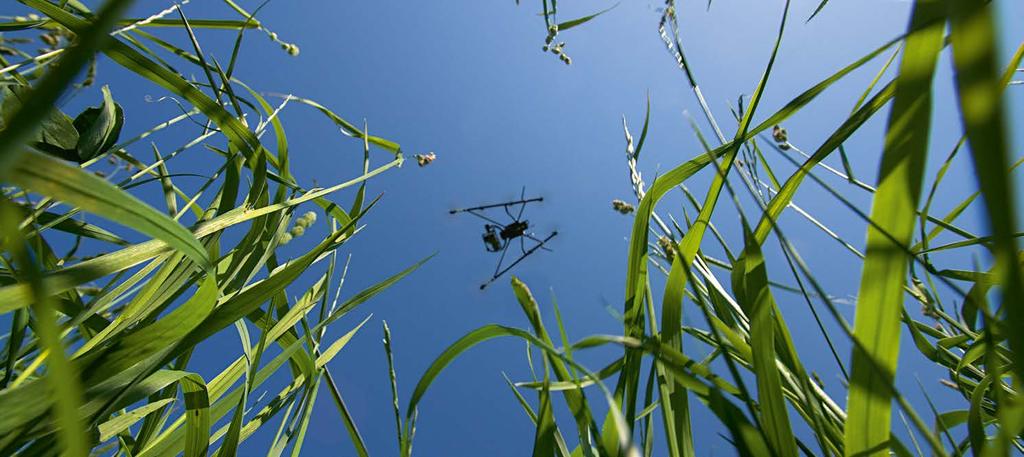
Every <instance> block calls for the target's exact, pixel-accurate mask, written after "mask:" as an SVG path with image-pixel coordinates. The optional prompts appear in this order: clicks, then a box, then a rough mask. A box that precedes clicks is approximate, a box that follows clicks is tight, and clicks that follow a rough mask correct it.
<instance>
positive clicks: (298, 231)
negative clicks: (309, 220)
mask: <svg viewBox="0 0 1024 457" xmlns="http://www.w3.org/2000/svg"><path fill="white" fill-rule="evenodd" d="M305 233H306V228H305V227H303V226H301V225H297V224H296V225H295V227H292V230H291V234H292V236H293V237H300V236H302V235H304V234H305Z"/></svg>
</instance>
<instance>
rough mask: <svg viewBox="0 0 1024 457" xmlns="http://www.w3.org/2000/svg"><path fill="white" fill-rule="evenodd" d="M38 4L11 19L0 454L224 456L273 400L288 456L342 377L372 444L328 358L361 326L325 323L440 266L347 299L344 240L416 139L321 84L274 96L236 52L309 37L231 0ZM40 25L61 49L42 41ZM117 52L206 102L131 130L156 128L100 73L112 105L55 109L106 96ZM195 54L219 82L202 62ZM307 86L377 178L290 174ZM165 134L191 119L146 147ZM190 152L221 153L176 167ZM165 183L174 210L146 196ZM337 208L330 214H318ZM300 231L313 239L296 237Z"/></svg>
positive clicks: (1, 53)
mask: <svg viewBox="0 0 1024 457" xmlns="http://www.w3.org/2000/svg"><path fill="white" fill-rule="evenodd" d="M21 3H23V4H24V6H26V7H28V8H29V9H31V10H32V11H34V13H33V14H30V15H26V16H22V17H14V18H6V19H2V20H0V21H2V22H0V67H2V70H0V86H2V87H0V91H2V105H0V112H2V117H0V178H2V179H3V181H4V183H5V184H6V185H8V187H4V188H3V194H2V197H0V213H2V216H0V221H2V223H0V244H2V248H3V249H2V255H0V303H2V305H0V312H2V313H3V314H4V315H5V320H4V322H8V323H9V326H10V328H9V330H8V331H7V333H6V335H5V338H4V349H3V353H2V355H0V374H2V375H0V410H2V411H3V414H2V417H0V454H3V455H12V454H17V455H37V454H48V453H53V452H54V451H55V450H58V449H59V450H60V452H61V453H63V454H65V455H78V456H84V455H88V454H90V453H96V454H118V455H122V454H123V455H135V456H158V455H178V454H181V453H184V454H185V455H187V456H199V455H207V454H208V453H211V452H215V453H216V454H217V455H221V456H227V455H234V454H236V453H237V449H238V446H239V444H240V443H241V442H242V441H244V440H245V439H246V438H248V437H250V436H252V435H253V433H256V432H257V430H259V429H260V428H261V427H263V426H264V425H265V424H267V423H268V422H269V421H270V419H271V418H273V417H279V418H281V421H282V422H281V423H282V424H283V425H282V427H281V428H280V429H279V430H278V432H277V434H276V436H274V439H273V442H272V444H271V448H270V453H271V454H273V455H280V454H281V453H283V452H285V451H287V450H288V449H289V448H291V452H292V453H293V454H298V453H299V451H300V450H301V447H302V442H303V439H304V436H305V433H306V430H307V426H308V423H309V418H310V414H311V412H312V410H313V407H314V403H315V401H316V399H317V392H318V389H319V388H320V387H321V386H322V385H324V384H326V385H327V388H328V389H330V391H331V394H332V397H333V399H334V401H335V405H336V406H337V408H338V410H339V412H340V413H341V415H342V417H343V419H344V420H345V421H346V422H347V424H348V425H349V426H350V427H349V430H350V432H351V437H352V440H353V442H354V443H355V445H356V449H357V450H358V451H359V453H360V454H361V455H365V454H366V452H365V447H364V446H362V439H361V437H360V436H359V434H358V431H357V429H356V428H355V427H354V425H353V423H352V418H351V417H350V416H349V414H348V411H347V409H346V407H345V403H344V399H343V397H342V396H341V392H340V391H339V389H338V386H337V385H336V384H335V382H334V380H333V378H332V376H331V373H330V371H329V370H328V368H327V363H328V362H329V361H330V360H331V359H332V358H334V357H335V356H336V355H337V354H338V353H339V351H340V350H341V349H343V348H344V346H345V344H346V343H347V342H348V341H349V340H350V339H351V338H352V336H353V335H354V334H355V332H356V331H358V330H359V328H360V327H361V326H362V324H360V325H359V326H356V327H355V328H353V329H351V330H350V331H349V332H348V333H347V334H345V335H344V336H342V337H341V338H338V339H336V340H334V341H331V340H328V339H326V338H325V334H326V331H327V329H328V327H329V326H330V325H331V324H332V323H334V322H335V321H336V320H338V319H339V318H341V317H343V316H345V315H346V314H348V313H351V312H352V311H353V310H354V309H355V308H356V307H357V306H358V305H360V304H362V303H363V302H365V301H367V300H369V299H371V298H372V297H373V296H374V295H376V294H378V293H379V292H381V291H382V290H384V289H386V288H388V287H389V286H390V285H392V284H393V283H395V282H396V281H398V280H399V279H401V278H402V277H404V276H405V275H407V274H409V273H410V272H412V271H413V270H415V269H416V268H417V267H418V266H419V265H421V264H422V262H420V263H417V264H415V265H412V266H410V267H408V268H406V269H404V270H402V271H398V272H392V276H390V277H387V278H385V279H383V280H382V281H381V282H379V283H378V284H376V285H374V286H372V287H370V288H368V289H366V290H363V291H360V292H357V293H353V294H345V295H346V296H347V298H344V297H342V296H341V295H342V294H341V290H340V289H341V286H342V283H343V281H344V278H345V273H346V272H347V269H348V264H347V262H345V263H344V267H342V265H341V264H339V262H338V249H339V248H340V247H342V246H344V245H345V244H346V243H349V242H351V241H352V240H353V238H356V237H357V236H358V234H359V232H360V229H361V221H362V218H363V217H365V216H366V214H367V212H368V211H370V210H371V209H372V207H373V206H374V203H376V201H377V200H376V199H370V198H369V197H368V196H367V194H366V193H367V190H366V183H367V181H368V180H370V179H371V178H373V177H374V176H376V175H378V174H380V173H384V172H386V171H388V170H390V169H392V168H395V167H398V166H400V165H401V164H402V162H403V157H402V151H401V149H400V147H399V146H398V144H396V143H394V142H391V141H389V140H386V139H384V138H379V137H374V136H369V135H368V134H366V132H365V129H364V130H360V129H358V128H356V127H355V126H353V125H352V124H350V123H348V122H347V121H345V120H344V119H343V118H341V117H339V116H338V115H336V114H335V113H333V112H332V111H331V110H329V109H328V108H326V107H323V106H321V105H319V104H316V103H315V102H313V101H311V100H306V99H300V98H297V97H293V96H285V97H283V99H282V100H280V101H279V102H277V103H276V104H271V102H270V101H268V100H267V99H266V98H265V97H264V96H263V95H261V93H260V92H258V91H257V90H254V89H251V88H250V87H249V86H247V85H246V84H244V83H243V82H242V81H241V80H239V79H238V77H237V76H236V75H235V74H234V69H235V66H236V59H237V57H238V50H239V48H240V47H241V45H242V43H243V39H244V38H245V37H247V36H251V35H252V33H259V34H265V35H266V36H267V37H269V38H270V39H272V40H274V41H276V42H278V43H279V44H280V45H281V47H282V48H283V49H284V50H285V51H286V52H288V53H289V54H293V55H294V54H297V53H298V47H297V46H296V45H294V44H291V43H287V42H284V41H281V40H280V39H279V38H278V37H277V34H276V33H273V32H271V31H270V30H269V29H267V27H266V26H265V25H264V24H263V23H261V22H260V21H259V20H257V19H256V16H255V14H254V13H255V12H254V13H250V12H247V11H245V10H244V9H242V8H241V7H240V6H238V5H237V4H235V3H234V2H233V1H232V0H224V3H225V4H226V5H228V6H229V7H230V8H231V9H232V10H234V11H235V12H237V14H238V18H237V19H222V20H220V19H219V20H190V19H189V18H187V17H186V14H185V12H186V11H187V9H185V8H182V7H180V6H176V7H172V8H170V9H167V10H164V11H159V12H156V14H154V15H152V16H149V17H145V18H123V17H122V14H123V12H124V11H125V10H126V7H127V6H128V4H129V3H130V2H127V1H123V0H110V1H107V2H105V3H103V6H102V7H101V8H100V9H98V10H97V11H89V10H88V9H87V8H86V7H85V6H84V5H83V4H82V3H80V2H78V1H74V0H72V1H65V2H60V5H58V4H55V3H51V2H49V1H46V0H23V1H22V2H21ZM157 27H160V28H170V29H171V30H172V31H173V32H174V34H173V38H172V39H170V40H167V39H165V38H161V37H160V36H158V35H157V34H155V33H154V30H153V29H154V28H157ZM203 29H220V30H231V31H236V33H237V38H236V40H235V43H234V48H233V51H232V53H231V55H230V59H229V60H227V61H226V65H222V64H221V63H220V62H219V61H218V60H217V59H216V57H214V56H213V55H212V54H210V53H207V52H204V51H203V50H202V48H201V46H200V35H201V34H202V31H203ZM178 41H181V42H183V43H186V44H185V45H183V46H182V45H177V44H174V43H176V42H178ZM38 43H42V44H43V45H45V48H44V49H42V50H40V51H38V53H33V52H34V50H35V49H34V48H33V47H34V46H36V45H37V44H38ZM36 49H37V48H36ZM100 53H102V54H103V55H105V56H106V57H107V58H108V59H109V61H111V62H112V63H113V64H116V65H120V66H122V67H124V68H126V69H128V70H130V71H132V72H134V73H136V74H137V75H138V76H140V77H142V78H144V79H145V80H148V81H150V82H152V83H154V84H155V85H156V86H158V87H160V88H163V90H165V91H166V93H167V96H168V97H173V98H174V99H177V100H181V101H182V102H187V103H189V104H191V106H192V107H193V108H184V107H183V108H182V113H181V114H180V115H177V116H174V117H173V118H171V119H168V120H167V121H166V122H162V123H159V124H157V125H155V126H152V127H150V128H148V129H145V130H143V131H141V133H137V134H135V136H132V137H128V135H126V134H127V133H128V132H138V131H139V128H140V126H138V125H135V124H133V123H132V122H131V121H132V120H133V118H132V116H131V113H126V112H125V109H124V108H123V107H122V106H121V105H120V104H119V103H117V102H116V101H115V96H116V93H117V90H116V87H115V88H114V89H110V88H108V87H106V86H103V87H102V88H100V89H99V91H98V92H100V93H101V94H102V102H101V103H100V104H99V105H98V106H95V107H89V108H86V109H84V110H83V111H81V112H80V113H77V114H76V115H75V116H74V117H73V118H72V117H71V116H70V115H69V114H67V113H64V112H63V111H62V110H61V109H58V108H55V102H57V101H58V99H61V101H62V104H63V102H65V101H67V99H66V98H64V97H66V96H72V97H73V96H80V95H83V94H90V93H95V92H97V90H96V87H95V86H94V82H95V79H96V65H97V55H98V54H100ZM172 62H173V64H172ZM83 70H84V72H85V76H84V78H80V77H79V76H78V75H80V74H82V72H83ZM190 72H195V73H197V74H201V75H203V76H205V80H202V81H194V80H188V79H186V77H185V76H184V75H185V74H186V73H190ZM294 102H299V103H301V104H308V105H312V106H314V107H316V108H317V109H318V110H319V112H321V113H322V114H324V115H325V116H327V117H328V118H329V119H330V120H331V121H333V122H334V123H336V124H337V125H338V126H339V127H340V128H341V131H342V132H343V133H345V134H346V135H347V136H349V137H352V138H354V139H356V140H358V146H357V143H353V146H356V147H359V146H361V149H362V150H363V154H362V161H361V163H360V161H359V158H358V156H357V157H356V158H355V159H353V162H352V163H353V164H356V163H359V164H360V165H361V167H360V168H359V170H360V173H359V174H358V175H356V176H354V177H351V178H350V179H349V180H347V181H345V182H343V183H339V184H336V185H333V186H329V187H326V188H319V187H304V185H302V184H301V183H299V182H298V181H297V180H296V179H295V177H294V176H292V174H291V172H290V171H289V163H290V160H291V159H290V157H289V152H290V151H289V143H288V139H287V136H286V135H285V129H284V125H283V123H282V121H281V118H280V113H281V112H282V110H284V109H285V108H286V107H288V105H289V104H292V106H294ZM179 106H181V105H179ZM189 127H191V129H190V128H189ZM161 131H175V132H179V133H178V136H179V137H180V138H184V137H186V136H189V135H191V136H190V137H189V138H188V140H187V141H186V142H184V143H182V144H174V143H171V144H168V142H169V140H166V139H163V140H154V141H152V142H151V143H150V144H148V145H146V144H144V143H143V140H144V139H147V138H148V137H150V136H151V135H154V134H157V133H160V132H161ZM195 131H198V134H193V133H191V132H195ZM154 138H156V137H154ZM172 138H173V137H172ZM268 138H273V142H268V140H267V139H268ZM171 141H173V140H171ZM199 146H202V147H201V148H200V147H199ZM371 150H372V151H371ZM371 152H372V153H373V154H374V155H373V159H374V160H371ZM186 154H207V155H208V156H209V157H208V159H211V160H208V163H219V164H220V165H219V166H218V167H217V168H215V169H209V170H203V172H202V174H195V173H188V172H178V173H175V172H174V171H173V170H174V169H175V167H176V165H178V164H180V163H181V162H182V160H181V159H180V158H181V157H184V156H185V155H186ZM378 155H379V157H380V158H382V159H383V160H378V159H377V157H378ZM175 159H178V160H175ZM204 161H207V160H206V159H204ZM378 162H379V163H378ZM375 163H376V164H375ZM353 168H354V167H353ZM156 186H158V187H159V189H160V190H161V192H162V195H163V200H164V201H165V204H166V208H164V209H163V210H160V209H157V208H156V207H154V206H152V205H151V204H150V203H147V202H145V201H144V200H143V199H142V195H143V193H144V192H143V191H144V190H145V188H156ZM346 188H352V189H353V190H355V189H357V190H355V192H354V193H353V194H352V195H354V198H353V200H352V201H351V202H348V203H347V204H344V205H342V203H341V202H338V201H335V200H332V199H331V198H332V194H334V193H336V192H337V191H339V190H342V189H346ZM150 195H151V194H150ZM314 205H315V206H314ZM304 207H305V208H307V210H306V211H305V213H304V214H303V212H302V210H301V208H304ZM311 208H316V209H317V211H311V210H310V209H311ZM297 211H298V212H297ZM318 212H319V213H320V214H321V215H322V216H325V217H324V218H323V219H324V222H321V223H320V226H321V227H322V226H324V225H326V229H321V228H319V227H316V226H315V223H316V221H317V213H318ZM298 214H302V216H298V217H295V216H296V215H298ZM126 229H130V230H126ZM314 229H316V230H314ZM133 232H137V233H133ZM138 234H142V235H144V237H143V238H141V240H140V237H139V235H138ZM300 236H302V237H304V240H303V243H301V244H300V243H292V244H290V245H289V246H288V247H287V248H284V247H283V245H284V244H285V243H287V242H288V241H289V240H292V239H293V238H298V237H300ZM136 240H138V241H136ZM301 247H305V249H304V250H300V248H301ZM310 275H313V278H314V279H313V281H312V285H305V286H303V285H302V284H303V283H304V282H306V281H305V280H300V279H301V278H306V279H308V278H309V277H310ZM339 278H340V279H339ZM296 287H305V288H304V289H303V292H302V293H300V294H299V297H298V298H294V297H292V296H291V295H290V294H288V293H287V292H286V291H287V290H289V289H292V290H295V289H294V288H296ZM364 323H365V321H364ZM230 327H234V328H235V331H237V334H238V338H239V342H240V345H239V346H238V347H239V348H240V350H239V352H238V353H237V354H235V355H231V354H230V353H229V352H226V351H225V349H223V348H222V347H221V348H218V349H217V351H218V352H219V354H218V360H222V359H221V357H223V356H224V355H227V361H229V362H230V363H229V364H228V365H227V366H225V367H223V370H222V371H220V373H219V374H217V375H216V376H214V377H212V378H208V377H203V376H201V375H200V374H198V373H197V372H194V371H192V369H191V368H190V367H191V366H192V365H193V364H191V363H190V362H191V361H192V360H193V358H194V357H196V358H198V357H203V356H204V354H205V352H206V351H209V350H210V349H211V348H210V347H209V346H207V347H204V346H202V343H203V342H205V341H209V340H210V339H211V338H212V337H213V336H215V335H218V334H223V333H224V332H223V331H224V330H227V331H228V332H230V331H231V330H230ZM254 331H255V332H257V334H256V335H252V334H251V332H254ZM275 373H282V374H284V375H285V376H286V377H287V378H288V379H289V381H288V382H287V383H285V384H284V385H283V386H279V387H281V389H280V391H277V392H275V393H274V394H273V395H272V396H270V397H269V398H268V399H262V398H259V397H257V395H256V394H257V393H259V392H262V391H266V390H268V389H272V388H276V387H274V384H275V383H273V382H271V381H270V378H271V376H273V375H274V374H275ZM248 412H253V413H254V414H247V413H248Z"/></svg>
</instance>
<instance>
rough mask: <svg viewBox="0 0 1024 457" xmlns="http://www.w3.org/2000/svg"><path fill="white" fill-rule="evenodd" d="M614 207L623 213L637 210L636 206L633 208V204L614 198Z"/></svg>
mask: <svg viewBox="0 0 1024 457" xmlns="http://www.w3.org/2000/svg"><path fill="white" fill-rule="evenodd" d="M612 209H614V210H615V211H618V212H619V213H621V214H629V213H632V212H633V211H634V210H635V208H633V205H630V204H629V203H626V202H624V201H622V200H619V199H615V200H612Z"/></svg>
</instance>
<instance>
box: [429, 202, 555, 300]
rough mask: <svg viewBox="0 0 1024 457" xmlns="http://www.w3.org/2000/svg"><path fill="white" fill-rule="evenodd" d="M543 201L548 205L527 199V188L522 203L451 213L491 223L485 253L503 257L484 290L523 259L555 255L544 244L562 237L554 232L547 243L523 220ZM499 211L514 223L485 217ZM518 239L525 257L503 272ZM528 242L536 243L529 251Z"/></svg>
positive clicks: (486, 225) (483, 285) (480, 207)
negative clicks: (541, 252)
mask: <svg viewBox="0 0 1024 457" xmlns="http://www.w3.org/2000/svg"><path fill="white" fill-rule="evenodd" d="M542 201H544V197H536V198H529V199H528V198H526V188H525V187H523V191H522V193H521V194H519V200H516V201H510V202H504V203H493V204H489V205H481V206H474V207H472V208H463V209H453V210H451V211H449V212H448V213H449V214H458V213H468V214H472V215H474V216H476V217H479V218H480V219H483V220H485V221H487V223H486V224H484V233H483V240H484V249H487V252H500V253H501V257H499V258H498V265H497V266H495V267H494V275H493V276H491V279H489V280H487V282H485V283H483V284H481V285H480V290H483V289H485V288H486V287H487V286H489V285H491V283H492V282H494V281H495V280H496V279H498V278H499V277H501V275H503V274H505V273H506V272H508V271H509V270H511V269H512V267H514V266H516V264H518V263H519V262H522V261H523V259H525V258H527V257H529V255H530V254H533V253H534V252H536V251H537V250H538V249H543V250H545V251H551V250H550V249H548V248H546V247H544V244H545V243H547V242H548V241H550V240H551V239H552V238H554V237H555V235H558V232H557V231H555V232H551V234H550V235H548V236H547V237H546V238H544V239H540V238H537V237H536V236H535V235H534V234H533V233H532V232H527V230H529V229H530V221H527V220H523V212H524V211H525V210H526V205H528V204H530V203H538V202H542ZM516 206H518V207H519V212H518V213H517V214H516V215H515V216H513V215H512V211H511V210H514V209H515V207H516ZM496 208H501V209H503V210H504V211H505V214H506V215H508V217H509V219H511V222H508V223H505V224H502V223H501V222H498V221H497V220H495V219H493V218H490V217H487V216H485V215H484V214H481V211H486V210H489V209H496ZM516 239H518V240H519V250H520V251H521V252H522V255H520V256H519V258H518V259H516V260H515V261H514V262H512V263H511V264H509V265H508V266H507V267H505V268H502V263H503V262H504V261H505V253H507V252H508V247H509V246H510V245H512V242H513V241H515V240H516ZM526 240H530V241H532V242H533V246H532V247H530V248H529V249H527V248H526Z"/></svg>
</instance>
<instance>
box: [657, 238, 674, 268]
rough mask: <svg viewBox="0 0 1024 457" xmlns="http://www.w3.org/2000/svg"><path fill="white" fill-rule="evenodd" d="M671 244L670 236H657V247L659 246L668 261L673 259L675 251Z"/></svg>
mask: <svg viewBox="0 0 1024 457" xmlns="http://www.w3.org/2000/svg"><path fill="white" fill-rule="evenodd" d="M672 245H673V243H672V239H671V238H669V237H667V236H663V237H661V238H658V247H660V248H661V251H662V252H663V253H665V258H666V259H667V260H668V261H669V262H671V261H672V259H674V258H675V256H676V251H675V249H673V246H672Z"/></svg>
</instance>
